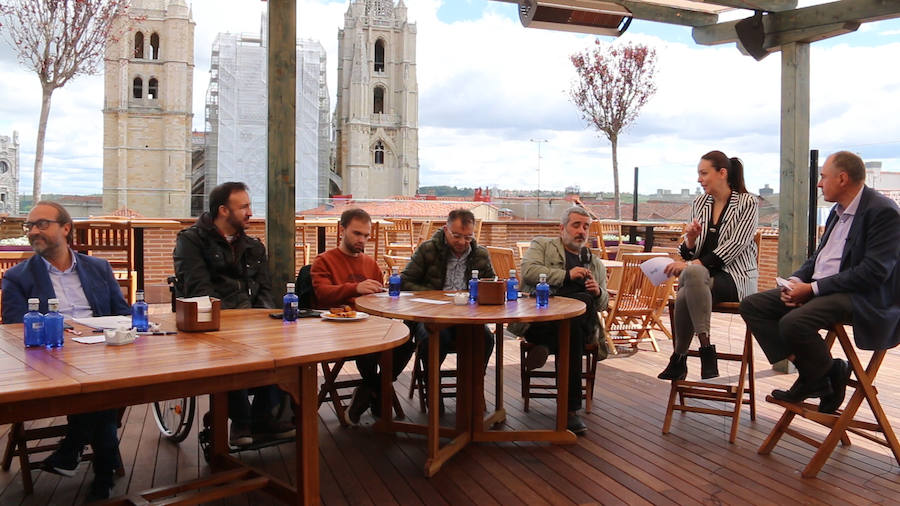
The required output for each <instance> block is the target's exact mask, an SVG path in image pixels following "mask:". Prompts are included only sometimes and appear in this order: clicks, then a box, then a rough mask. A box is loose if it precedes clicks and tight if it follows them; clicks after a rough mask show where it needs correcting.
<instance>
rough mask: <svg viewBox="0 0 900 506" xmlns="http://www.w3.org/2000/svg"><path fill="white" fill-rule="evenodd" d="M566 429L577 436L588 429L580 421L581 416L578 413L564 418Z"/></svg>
mask: <svg viewBox="0 0 900 506" xmlns="http://www.w3.org/2000/svg"><path fill="white" fill-rule="evenodd" d="M566 429H567V430H570V431H572V432H573V433H575V435H577V436H580V435H582V434H584V433H585V432H587V430H588V428H587V425H585V424H584V422H582V421H581V417H580V416H578V415H569V416H568V418H566Z"/></svg>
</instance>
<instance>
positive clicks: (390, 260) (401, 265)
mask: <svg viewBox="0 0 900 506" xmlns="http://www.w3.org/2000/svg"><path fill="white" fill-rule="evenodd" d="M381 258H384V263H385V264H387V268H388V276H390V275H391V272H392V271H393V270H394V266H395V265H396V266H397V268H398V269H399V270H400V271H401V272H402V271H403V269H405V268H406V264H408V263H409V260H410V257H401V256H396V255H382V257H381Z"/></svg>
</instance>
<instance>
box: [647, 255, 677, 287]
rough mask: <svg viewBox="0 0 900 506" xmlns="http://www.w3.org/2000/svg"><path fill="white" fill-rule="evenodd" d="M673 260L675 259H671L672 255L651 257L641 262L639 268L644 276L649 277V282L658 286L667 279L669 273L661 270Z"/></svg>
mask: <svg viewBox="0 0 900 506" xmlns="http://www.w3.org/2000/svg"><path fill="white" fill-rule="evenodd" d="M674 261H675V260H673V259H672V257H656V258H651V259H650V260H646V261H644V263H642V264H641V270H642V271H643V272H644V275H645V276H647V277H648V278H650V282H651V283H653V285H654V286H659V285H661V284H663V283H665V282H666V280H667V279H669V275H668V274H666V273H665V272H664V271H663V270H664V269H665V268H666V266H667V265H669V264H670V263H672V262H674Z"/></svg>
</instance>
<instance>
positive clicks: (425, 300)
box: [409, 297, 450, 304]
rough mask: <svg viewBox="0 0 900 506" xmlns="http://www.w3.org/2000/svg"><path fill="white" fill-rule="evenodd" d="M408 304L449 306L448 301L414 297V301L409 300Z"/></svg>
mask: <svg viewBox="0 0 900 506" xmlns="http://www.w3.org/2000/svg"><path fill="white" fill-rule="evenodd" d="M409 301H410V302H424V303H426V304H449V303H450V301H449V300H433V299H423V298H422V297H416V298H414V299H409Z"/></svg>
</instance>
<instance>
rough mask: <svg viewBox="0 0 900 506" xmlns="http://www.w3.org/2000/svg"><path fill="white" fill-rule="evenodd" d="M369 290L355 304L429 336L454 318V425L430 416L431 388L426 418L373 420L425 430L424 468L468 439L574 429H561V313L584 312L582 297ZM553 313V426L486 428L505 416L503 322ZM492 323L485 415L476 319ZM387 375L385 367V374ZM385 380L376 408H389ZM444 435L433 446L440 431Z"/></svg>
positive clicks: (552, 435)
mask: <svg viewBox="0 0 900 506" xmlns="http://www.w3.org/2000/svg"><path fill="white" fill-rule="evenodd" d="M386 295H387V294H373V295H366V296H364V297H359V298H357V299H356V307H357V308H358V309H359V310H361V311H365V312H367V313H370V314H374V315H378V316H384V317H387V318H400V319H403V320H412V321H416V322H422V323H425V324H428V326H427V328H428V331H429V339H430V340H431V342H432V343H438V342H440V339H439V337H438V333H439V332H440V331H441V330H442V329H444V328H447V327H452V326H456V327H458V328H457V331H456V348H457V381H456V385H457V392H456V427H453V428H450V427H447V428H442V427H441V426H440V422H439V418H438V415H439V413H438V402H439V399H438V397H439V396H437V395H429V396H428V424H427V425H426V426H422V425H418V424H411V423H402V422H397V421H395V420H393V419H392V418H391V417H390V416H385V417H383V418H382V419H381V420H380V421H379V422H378V427H379V428H381V429H384V430H391V431H396V432H415V433H425V434H426V435H427V436H428V460H427V461H426V463H425V475H426V476H432V475H434V474H435V473H436V472H437V471H438V470H439V469H440V467H441V465H443V463H444V462H446V461H447V459H449V458H450V457H451V456H453V455H454V454H455V453H457V452H458V451H460V450H461V449H462V448H464V447H465V446H466V445H467V444H469V443H470V442H472V441H549V442H557V443H571V442H574V441H575V435H574V434H573V433H571V432H569V431H568V430H566V414H567V399H568V390H569V381H568V377H569V320H570V319H571V318H574V317H576V316H578V315H581V314H583V313H584V312H585V304H584V303H583V302H581V301H579V300H575V299H569V298H565V297H551V299H550V305H549V307H546V308H538V307H537V306H536V304H535V300H534V299H519V300H517V301H513V302H507V303H505V304H497V305H481V304H466V305H464V306H457V305H455V304H453V297H449V296H447V292H443V291H439V290H436V291H428V292H416V293H414V294H412V295H411V296H401V297H387V296H386ZM544 321H559V334H558V339H559V344H558V354H557V385H559V388H557V393H556V400H557V408H556V428H555V429H554V430H519V431H512V430H490V427H492V426H494V425H495V424H498V423H500V422H502V421H504V420H505V419H506V411H505V410H504V409H503V325H502V324H504V323H513V322H544ZM488 323H494V324H496V325H497V330H496V337H497V345H496V350H497V364H496V384H495V386H496V405H495V409H494V412H493V413H492V414H490V415H489V416H488V417H487V418H484V416H483V414H482V407H483V406H484V405H485V404H484V375H483V374H482V372H483V371H484V367H485V364H484V339H483V338H482V336H483V335H484V331H483V330H482V329H483V326H484V325H485V324H488ZM439 348H440V347H439V346H429V347H428V359H427V360H428V377H427V378H426V381H427V384H428V385H429V387H428V391H429V392H431V391H434V389H432V388H431V385H436V384H437V382H438V381H439V378H438V373H439V371H438V351H439ZM386 377H387V375H385V378H386ZM392 388H393V387H392V385H391V384H390V382H389V381H382V389H386V390H384V392H383V393H382V396H381V398H382V403H383V404H382V408H381V412H382V413H388V414H390V413H391V408H390V399H391V398H392V397H393V393H392V391H391V389H392ZM442 435H443V436H445V437H447V436H449V437H451V438H452V440H451V441H450V442H449V443H448V444H446V445H445V446H443V447H441V446H440V436H442Z"/></svg>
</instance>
